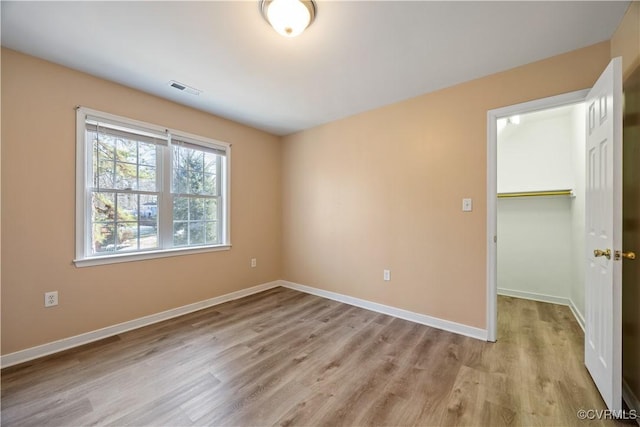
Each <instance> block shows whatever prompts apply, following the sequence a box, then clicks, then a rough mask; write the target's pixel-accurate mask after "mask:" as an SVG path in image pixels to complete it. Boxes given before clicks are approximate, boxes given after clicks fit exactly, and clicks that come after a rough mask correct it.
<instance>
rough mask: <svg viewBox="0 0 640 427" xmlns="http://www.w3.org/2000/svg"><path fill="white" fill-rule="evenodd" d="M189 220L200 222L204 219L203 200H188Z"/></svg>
mask: <svg viewBox="0 0 640 427" xmlns="http://www.w3.org/2000/svg"><path fill="white" fill-rule="evenodd" d="M189 219H190V220H191V221H201V220H203V219H204V200H203V199H197V198H191V199H189Z"/></svg>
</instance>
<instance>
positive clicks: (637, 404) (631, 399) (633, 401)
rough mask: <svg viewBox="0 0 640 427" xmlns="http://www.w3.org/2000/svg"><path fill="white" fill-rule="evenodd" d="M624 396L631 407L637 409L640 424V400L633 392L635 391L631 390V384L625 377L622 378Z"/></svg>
mask: <svg viewBox="0 0 640 427" xmlns="http://www.w3.org/2000/svg"><path fill="white" fill-rule="evenodd" d="M622 398H623V399H624V401H625V402H626V403H627V406H628V407H629V409H631V410H632V411H635V413H636V415H637V418H636V423H638V425H639V426H640V400H638V397H637V396H636V395H635V394H633V391H631V388H630V387H629V384H627V382H626V381H625V380H624V378H623V379H622Z"/></svg>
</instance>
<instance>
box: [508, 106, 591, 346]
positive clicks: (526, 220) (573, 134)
mask: <svg viewBox="0 0 640 427" xmlns="http://www.w3.org/2000/svg"><path fill="white" fill-rule="evenodd" d="M584 109H585V104H584V102H578V103H572V104H568V105H562V106H556V107H551V108H546V109H542V110H537V111H530V112H524V113H521V114H514V115H510V116H507V117H502V118H499V119H497V123H496V130H497V153H496V158H497V187H496V188H497V211H496V213H497V235H498V237H499V239H500V240H499V244H498V245H497V270H496V273H497V274H496V278H497V288H498V295H506V296H511V297H516V298H524V299H530V300H535V301H541V302H547V303H553V304H561V305H566V306H568V307H569V308H570V309H571V310H572V312H573V314H574V316H575V317H576V320H577V321H578V323H579V324H580V326H581V327H582V328H583V329H584V316H583V313H584V292H585V287H584V274H585V272H584V253H585V252H584V251H585V249H584V247H585V244H584V236H585V199H584V196H585V127H586V126H585V111H584ZM499 314H500V313H499V312H498V315H499ZM498 338H499V337H498Z"/></svg>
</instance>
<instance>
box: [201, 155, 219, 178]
mask: <svg viewBox="0 0 640 427" xmlns="http://www.w3.org/2000/svg"><path fill="white" fill-rule="evenodd" d="M217 170H218V155H217V154H213V153H204V171H205V172H206V173H212V174H215V173H216V172H217Z"/></svg>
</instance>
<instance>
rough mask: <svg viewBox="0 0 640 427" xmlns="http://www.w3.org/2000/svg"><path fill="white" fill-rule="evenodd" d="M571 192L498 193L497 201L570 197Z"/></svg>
mask: <svg viewBox="0 0 640 427" xmlns="http://www.w3.org/2000/svg"><path fill="white" fill-rule="evenodd" d="M573 195H574V194H573V190H546V191H521V192H514V193H498V198H499V199H506V198H512V197H544V196H567V197H572V196H573Z"/></svg>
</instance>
